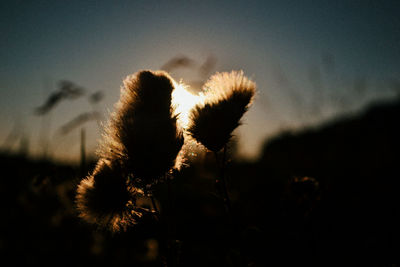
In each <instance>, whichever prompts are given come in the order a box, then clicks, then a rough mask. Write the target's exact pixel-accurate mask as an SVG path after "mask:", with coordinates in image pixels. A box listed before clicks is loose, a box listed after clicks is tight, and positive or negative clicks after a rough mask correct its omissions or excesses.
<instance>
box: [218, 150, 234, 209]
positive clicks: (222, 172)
mask: <svg viewBox="0 0 400 267" xmlns="http://www.w3.org/2000/svg"><path fill="white" fill-rule="evenodd" d="M214 155H215V160H216V161H217V166H218V169H219V176H220V181H221V183H220V186H221V187H222V193H223V196H222V197H223V198H224V203H225V207H226V211H227V213H228V214H230V215H232V205H231V199H230V197H229V192H228V187H227V184H226V179H225V167H226V145H225V146H224V148H223V151H222V161H221V163H220V162H219V159H218V152H214ZM216 183H217V185H219V180H218V179H217V180H216Z"/></svg>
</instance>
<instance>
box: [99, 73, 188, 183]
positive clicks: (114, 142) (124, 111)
mask: <svg viewBox="0 0 400 267" xmlns="http://www.w3.org/2000/svg"><path fill="white" fill-rule="evenodd" d="M174 84H175V82H174V81H173V80H172V78H171V77H170V76H169V75H168V74H167V73H166V72H162V71H158V72H152V71H141V72H139V73H137V74H135V75H132V76H128V77H127V78H126V79H125V81H124V87H123V88H122V90H121V97H120V99H119V102H118V103H117V104H116V106H115V109H116V110H115V112H114V113H113V114H112V115H111V119H110V123H109V125H108V126H107V127H106V129H105V135H104V136H103V143H102V145H101V148H100V150H99V155H100V156H101V157H103V158H106V159H108V160H110V161H114V160H120V161H121V163H122V165H123V168H125V169H126V171H127V173H129V174H131V175H130V178H131V179H130V182H132V184H134V185H137V186H142V187H144V186H147V185H151V184H153V183H155V182H157V181H158V180H159V179H160V178H162V177H164V176H165V175H166V174H167V173H168V172H169V171H170V170H171V169H172V168H174V167H178V166H177V165H179V162H177V161H176V159H177V155H178V153H179V151H180V150H181V147H182V145H183V135H182V131H181V130H179V127H177V117H176V115H174V109H173V107H172V105H171V94H172V91H173V90H174Z"/></svg>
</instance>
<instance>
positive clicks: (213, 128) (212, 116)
mask: <svg viewBox="0 0 400 267" xmlns="http://www.w3.org/2000/svg"><path fill="white" fill-rule="evenodd" d="M204 91H205V92H204V97H205V100H204V102H202V103H199V104H197V105H196V106H195V107H194V108H193V109H192V111H191V113H190V123H189V126H188V129H187V131H188V133H189V134H190V135H191V136H192V137H193V138H194V139H196V140H197V141H198V142H200V143H201V144H203V145H204V146H205V147H206V148H207V149H209V150H211V151H213V152H218V151H219V150H221V149H222V148H223V147H224V146H225V145H226V144H227V143H228V141H229V140H230V138H231V137H232V132H233V130H234V129H235V128H236V127H238V126H239V125H240V119H241V118H242V116H243V114H244V113H245V112H246V111H247V110H248V108H249V106H250V105H251V103H252V100H253V98H254V95H255V91H256V84H255V83H254V82H253V81H251V80H249V79H248V78H247V77H245V76H244V74H243V71H232V72H230V73H228V72H223V73H217V74H215V75H213V76H212V77H211V78H210V79H209V80H208V81H207V82H206V84H205V85H204Z"/></svg>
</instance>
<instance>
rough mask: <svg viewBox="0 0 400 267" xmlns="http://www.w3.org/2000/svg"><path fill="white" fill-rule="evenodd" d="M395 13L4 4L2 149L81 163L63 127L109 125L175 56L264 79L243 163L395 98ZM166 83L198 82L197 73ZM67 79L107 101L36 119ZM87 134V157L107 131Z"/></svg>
mask: <svg viewBox="0 0 400 267" xmlns="http://www.w3.org/2000/svg"><path fill="white" fill-rule="evenodd" d="M398 14H400V1H368V0H362V1H341V0H337V1H282V0H281V1H266V0H264V1H148V0H147V1H17V0H15V1H1V3H0V62H1V65H0V146H1V148H2V149H6V148H7V149H14V150H16V149H18V142H20V141H18V138H20V137H22V136H23V137H24V140H28V141H29V143H28V144H29V153H30V154H31V155H33V156H35V155H41V153H44V151H43V150H44V147H46V148H47V150H48V151H47V153H50V154H51V156H52V157H54V158H56V159H60V160H74V159H77V158H78V155H79V140H80V139H79V134H80V131H79V129H77V130H75V131H71V132H70V133H68V134H66V135H63V136H60V134H59V131H58V129H59V128H60V127H61V126H63V125H64V124H65V123H67V122H68V121H70V120H72V119H73V118H74V117H76V116H77V115H79V114H81V113H84V112H90V111H93V110H98V111H99V112H100V113H101V114H102V116H103V117H102V121H103V122H105V121H106V120H107V116H108V114H109V113H110V112H111V111H112V110H113V104H114V103H115V102H116V101H117V100H118V98H119V93H120V86H121V84H122V80H123V79H124V78H125V77H126V76H127V75H129V74H132V73H134V72H137V71H139V70H141V69H153V70H156V69H159V68H161V66H163V65H164V64H165V63H166V62H167V61H168V60H170V59H171V58H174V57H177V56H186V57H188V58H191V59H192V60H194V61H195V62H196V64H197V65H196V66H200V65H201V63H203V62H204V61H205V60H206V59H207V57H210V56H213V57H215V59H216V65H215V68H214V69H213V72H216V71H220V72H221V71H231V70H243V71H244V73H245V74H246V75H247V76H248V77H250V78H251V79H252V80H254V81H255V82H256V83H257V86H258V94H257V98H256V101H255V103H254V105H253V106H252V108H251V109H250V110H249V111H248V112H247V113H246V115H245V116H244V118H243V125H242V126H240V128H238V129H237V131H235V135H236V136H237V137H238V138H237V140H238V142H239V152H240V153H241V155H243V156H245V157H249V158H252V157H253V158H254V157H256V156H257V155H258V154H259V152H260V149H261V148H262V144H263V143H264V142H265V140H266V138H268V137H271V136H273V135H275V134H277V133H279V132H280V131H282V130H285V129H297V128H300V127H304V126H306V125H311V126H312V125H318V123H320V122H321V121H325V120H329V119H331V118H334V117H335V116H340V115H341V114H349V113H351V112H355V111H357V110H359V109H361V108H362V107H364V106H365V105H366V104H368V103H370V102H371V101H376V100H377V99H386V98H391V97H394V96H395V95H396V94H397V93H398V92H396V91H395V89H394V88H393V84H394V82H395V81H396V80H397V81H398V80H399V79H400V76H399V75H400V18H399V17H400V16H398ZM211 74H212V73H211ZM171 75H172V77H174V79H176V80H180V79H183V81H191V80H196V79H200V76H199V72H198V69H196V68H191V69H182V68H181V69H176V70H173V71H172V72H171ZM61 80H68V81H72V82H73V83H75V84H77V85H78V86H81V87H83V88H86V89H87V90H88V91H89V92H90V93H93V92H97V91H102V92H103V93H104V95H105V97H104V99H103V100H102V101H100V102H99V103H98V104H96V105H91V104H90V103H89V102H88V99H87V97H81V98H78V99H75V100H65V101H63V102H61V103H60V104H59V105H57V106H56V107H55V108H54V109H53V110H52V111H51V112H50V114H49V115H46V116H38V115H35V114H34V110H35V108H37V107H39V106H41V105H42V104H43V103H44V102H45V100H46V98H47V97H48V95H49V94H50V93H51V92H54V91H56V90H57V88H58V84H59V81H61ZM195 89H199V88H195ZM84 128H85V132H86V137H87V149H88V151H89V152H90V153H91V152H93V151H94V150H95V149H96V145H97V142H98V139H99V137H100V131H101V130H100V129H101V127H99V125H98V124H97V123H96V122H95V121H91V122H87V123H86V124H85V125H84ZM12 136H19V137H18V138H17V137H15V138H12ZM20 139H21V138H20ZM26 142H27V141H26ZM26 142H25V143H26ZM46 144H47V145H46Z"/></svg>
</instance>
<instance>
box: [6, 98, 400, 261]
mask: <svg viewBox="0 0 400 267" xmlns="http://www.w3.org/2000/svg"><path fill="white" fill-rule="evenodd" d="M399 117H400V101H399V100H398V99H397V100H395V101H392V102H385V103H380V104H375V105H373V106H371V107H370V108H368V109H366V111H364V112H363V113H360V114H358V115H356V116H353V117H347V118H343V119H337V120H336V121H333V122H329V123H326V124H324V125H322V126H320V127H318V128H312V129H303V130H302V131H300V132H295V133H289V132H287V133H283V134H281V135H279V136H277V137H276V138H274V139H271V140H269V141H268V142H267V143H266V144H265V146H264V149H263V153H262V156H261V157H260V159H259V160H258V161H257V162H252V163H250V162H242V161H239V162H238V161H232V162H229V163H228V166H227V169H226V172H227V177H228V182H229V192H230V196H231V201H232V211H233V213H232V215H231V216H227V215H226V212H225V209H224V205H223V203H222V202H221V200H220V199H219V198H218V197H217V196H216V194H215V184H214V181H215V178H216V176H217V173H218V171H217V170H216V168H215V162H214V159H213V157H212V156H213V155H212V154H210V155H209V154H206V155H205V156H204V157H202V158H199V159H197V160H195V161H194V162H192V163H191V165H190V166H189V167H187V168H184V169H183V170H182V171H181V172H180V173H178V174H177V175H176V177H175V179H174V180H173V181H172V187H173V190H174V192H173V193H174V194H173V195H174V198H173V199H172V200H170V201H169V202H168V201H167V200H166V195H165V192H166V190H165V188H164V187H165V186H166V185H165V184H164V185H160V187H159V188H158V190H157V191H156V193H157V198H158V199H159V200H160V203H171V204H170V207H167V206H165V207H163V206H161V207H160V209H168V208H170V210H171V212H169V214H170V217H171V218H172V219H171V220H170V221H171V222H172V223H170V225H168V226H166V225H165V224H163V223H160V222H159V221H157V220H156V219H155V217H154V216H151V215H144V218H142V220H141V222H140V223H139V224H137V225H135V226H133V227H131V228H129V229H128V230H127V231H126V232H119V233H114V234H111V233H109V232H107V231H104V230H100V229H96V228H94V227H93V226H91V225H88V224H86V223H85V222H83V221H81V220H80V219H79V218H78V217H77V212H76V209H75V207H74V202H73V201H74V197H75V192H76V185H77V183H78V182H79V180H80V178H81V170H79V169H78V168H77V167H73V166H66V165H59V164H55V163H51V162H46V161H34V160H30V159H27V158H24V157H22V156H12V155H6V154H2V155H1V156H0V162H1V163H0V164H1V165H0V167H1V170H2V174H1V179H0V198H1V201H0V203H1V204H0V205H1V211H2V216H1V220H0V229H1V235H0V251H1V254H2V256H3V255H4V257H2V261H4V262H5V261H6V260H10V259H11V262H12V263H13V265H14V264H18V263H25V264H26V263H40V264H45V263H48V264H54V263H67V264H71V265H72V264H74V265H76V264H85V263H90V264H98V263H103V264H131V265H132V266H161V265H162V261H163V257H162V255H165V252H166V249H165V247H166V245H165V243H166V240H168V239H170V237H171V236H173V237H174V239H176V240H178V241H176V242H174V243H173V246H174V253H175V255H174V257H175V258H176V262H178V263H179V264H180V265H181V266H265V265H267V264H268V263H270V262H272V261H273V260H274V259H276V258H279V259H281V260H285V259H293V258H294V259H298V258H312V257H315V256H321V257H323V259H324V261H326V262H331V261H332V260H333V259H336V258H338V257H339V258H341V257H345V256H350V257H351V258H355V259H366V258H375V257H382V258H384V259H390V258H392V257H393V256H395V255H396V254H397V252H398V251H400V242H399V241H400V230H399V229H400V207H399V205H398V203H400V194H399V189H400V182H399V179H400V175H399V171H398V168H399V156H398V154H399V151H400V141H399V136H400V132H399V130H398V128H399V127H398V124H399V119H398V118H399ZM93 167H94V166H93V164H92V165H91V166H90V167H88V169H87V170H86V171H85V172H86V173H87V172H89V171H91V170H92V168H93ZM143 205H144V206H146V205H148V207H151V203H144V204H143ZM171 207H172V208H171ZM166 228H168V229H166Z"/></svg>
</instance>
